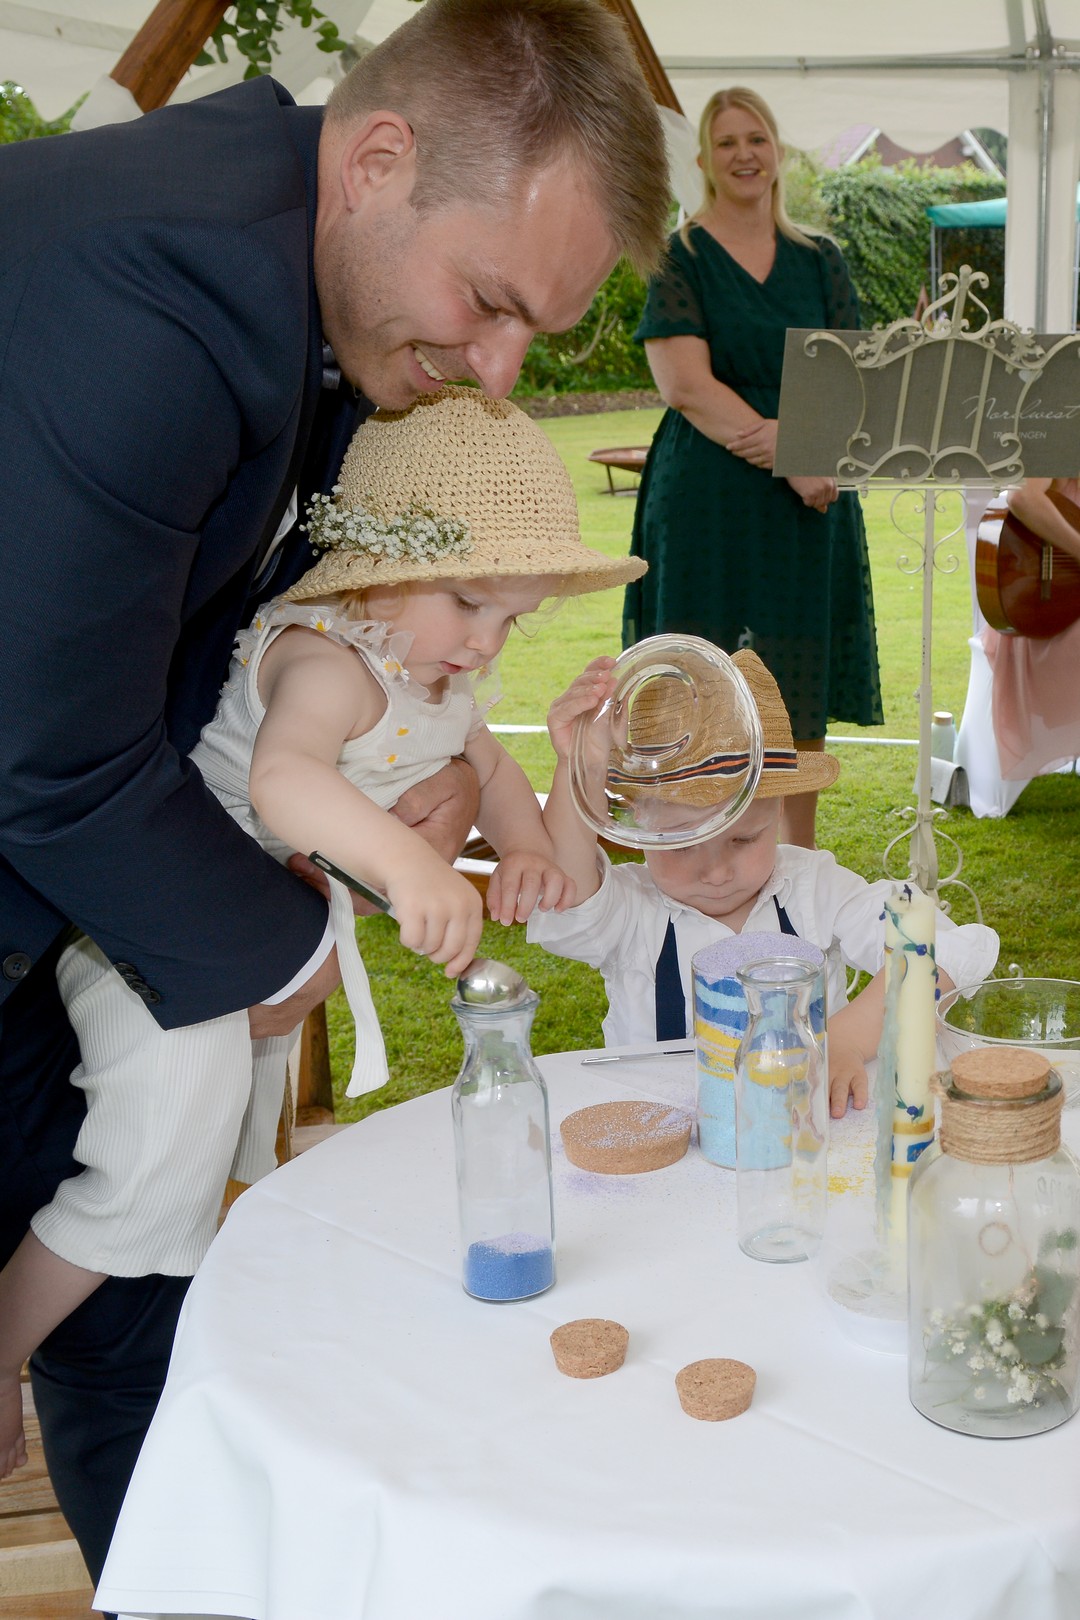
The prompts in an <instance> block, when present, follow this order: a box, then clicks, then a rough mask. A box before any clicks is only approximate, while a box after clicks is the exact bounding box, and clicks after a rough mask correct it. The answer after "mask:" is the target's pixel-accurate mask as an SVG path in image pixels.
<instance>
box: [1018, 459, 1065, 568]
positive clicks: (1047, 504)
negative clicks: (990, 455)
mask: <svg viewBox="0 0 1080 1620" xmlns="http://www.w3.org/2000/svg"><path fill="white" fill-rule="evenodd" d="M1053 484H1054V480H1053V479H1052V478H1025V480H1024V482H1023V483H1022V484H1020V485H1019V486H1018V487H1017V488H1016V489H1011V490H1010V491H1009V494H1008V497H1007V499H1008V502H1009V511H1010V512H1015V513H1016V515H1017V517H1018V518H1019V519H1020V521H1021V523H1025V524H1026V525H1027V527H1028V528H1029V529H1031V530H1032V532H1033V533H1034V534H1037V535H1038V536H1039V539H1040V540H1047V541H1049V542H1050V544H1051V545H1054V546H1059V547H1060V548H1061V550H1062V551H1067V552H1068V553H1069V555H1070V556H1071V557H1078V558H1080V534H1078V533H1077V531H1076V530H1075V529H1074V528H1073V526H1072V524H1071V523H1070V522H1069V520H1068V518H1067V517H1065V516H1064V515H1063V514H1062V513H1061V512H1059V511H1058V509H1057V507H1056V506H1055V505H1054V503H1053V501H1052V500H1051V499H1050V491H1051V488H1052V487H1053Z"/></svg>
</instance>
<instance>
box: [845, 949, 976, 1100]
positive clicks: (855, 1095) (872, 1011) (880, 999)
mask: <svg viewBox="0 0 1080 1620" xmlns="http://www.w3.org/2000/svg"><path fill="white" fill-rule="evenodd" d="M938 987H939V989H940V991H941V994H942V995H946V994H947V993H948V991H950V990H952V989H954V988H955V987H954V985H953V982H952V980H951V979H950V977H949V975H948V974H947V973H945V972H944V971H943V970H942V969H941V968H940V967H939V968H938ZM884 1026H885V969H884V968H882V969H881V970H880V971H879V972H877V973H875V974H874V977H873V978H872V979H871V980H870V983H869V984H868V985H865V986H864V987H863V989H862V990H860V991H859V994H858V995H857V996H856V997H855V999H854V1001H849V1002H848V1004H847V1006H846V1007H841V1009H840V1011H839V1012H838V1013H834V1014H833V1016H832V1017H831V1018H830V1019H829V1112H830V1113H831V1114H832V1116H833V1118H834V1119H842V1118H843V1116H844V1114H845V1112H846V1111H847V1101H848V1095H849V1093H850V1096H851V1101H852V1103H853V1105H854V1106H855V1107H856V1108H865V1107H866V1103H867V1098H868V1096H869V1086H868V1082H867V1077H866V1065H867V1064H868V1063H869V1062H870V1061H871V1059H872V1058H875V1057H876V1056H877V1051H878V1047H879V1046H880V1045H881V1031H882V1029H883V1028H884Z"/></svg>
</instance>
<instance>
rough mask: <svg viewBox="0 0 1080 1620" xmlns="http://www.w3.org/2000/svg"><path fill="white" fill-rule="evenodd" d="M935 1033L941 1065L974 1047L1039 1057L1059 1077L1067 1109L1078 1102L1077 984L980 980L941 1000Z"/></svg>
mask: <svg viewBox="0 0 1080 1620" xmlns="http://www.w3.org/2000/svg"><path fill="white" fill-rule="evenodd" d="M937 1032H938V1039H939V1041H940V1043H941V1049H942V1052H943V1054H944V1057H945V1060H946V1062H948V1063H951V1062H952V1060H953V1058H954V1057H956V1055H957V1054H958V1053H960V1052H970V1051H971V1050H972V1048H974V1047H977V1046H1021V1047H1027V1048H1030V1049H1032V1050H1034V1051H1036V1052H1041V1053H1042V1055H1043V1056H1044V1057H1045V1058H1046V1060H1047V1062H1048V1063H1052V1064H1053V1066H1054V1068H1055V1069H1056V1070H1057V1071H1058V1073H1059V1074H1060V1075H1061V1079H1062V1083H1063V1085H1064V1087H1065V1106H1066V1107H1070V1106H1073V1105H1074V1104H1075V1103H1076V1102H1077V1100H1078V1099H1080V983H1078V982H1077V981H1076V980H1075V979H1025V978H1016V979H984V980H983V982H982V983H981V984H969V985H962V986H961V987H960V988H959V989H958V990H950V991H949V993H948V995H944V996H942V998H941V1000H940V1001H939V1002H938V1007H937Z"/></svg>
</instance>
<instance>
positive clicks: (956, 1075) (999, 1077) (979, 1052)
mask: <svg viewBox="0 0 1080 1620" xmlns="http://www.w3.org/2000/svg"><path fill="white" fill-rule="evenodd" d="M950 1070H951V1073H952V1081H953V1085H954V1086H955V1087H956V1089H957V1090H958V1091H962V1092H964V1094H965V1095H966V1096H969V1097H986V1098H994V1099H997V1098H1001V1099H1003V1100H1009V1101H1011V1100H1012V1099H1014V1098H1017V1097H1034V1096H1036V1095H1037V1093H1038V1092H1040V1091H1045V1090H1046V1088H1047V1085H1048V1084H1049V1081H1050V1064H1049V1063H1048V1062H1047V1060H1046V1058H1044V1057H1043V1056H1042V1054H1041V1053H1040V1052H1031V1051H1026V1050H1023V1049H1021V1048H1020V1047H1013V1046H998V1047H992V1046H983V1047H976V1048H975V1049H974V1050H973V1051H971V1052H960V1053H959V1054H958V1055H957V1056H956V1057H954V1058H953V1060H952V1063H951V1065H950Z"/></svg>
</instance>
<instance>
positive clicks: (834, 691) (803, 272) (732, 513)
mask: <svg viewBox="0 0 1080 1620" xmlns="http://www.w3.org/2000/svg"><path fill="white" fill-rule="evenodd" d="M690 239H691V242H692V244H693V247H694V251H693V253H691V252H690V251H689V250H688V249H687V248H686V246H685V244H684V243H683V242H682V240H681V239H680V238H679V237H678V236H675V237H673V238H672V240H671V244H670V258H669V260H668V262H667V265H666V266H665V269H664V271H663V272H662V273H661V274H660V276H658V277H655V278H654V279H653V281H652V282H651V283H650V285H649V293H648V299H647V301H646V305H645V313H644V315H643V316H642V320H641V325H640V326H639V327H638V330H637V333H636V336H637V337H638V339H639V340H643V339H645V338H665V337H678V336H684V335H691V336H694V337H701V338H704V339H705V341H706V342H707V343H708V345H709V353H710V355H711V357H712V369H713V373H714V375H715V376H716V377H718V378H719V379H720V381H721V382H724V383H727V385H728V387H729V388H732V389H734V391H735V392H736V393H737V394H739V395H740V396H741V397H742V398H743V399H744V400H745V401H746V402H747V404H748V405H752V406H753V407H754V409H755V410H757V411H760V412H761V414H762V415H763V416H765V417H774V416H776V414H777V411H778V408H779V403H780V372H781V369H782V365H783V357H784V334H785V331H786V329H787V328H788V327H789V326H795V327H813V326H831V327H835V328H849V329H851V328H857V327H858V325H859V309H858V303H857V301H856V298H855V292H854V289H853V287H852V285H851V281H850V279H849V277H848V273H847V267H846V266H845V264H844V260H843V257H842V256H841V253H840V250H839V248H837V247H836V246H835V245H834V244H833V243H832V242H830V241H828V240H827V239H825V238H822V239H821V245H820V248H817V247H813V248H811V247H803V246H801V245H800V244H798V243H796V242H792V241H791V240H790V239H789V238H788V237H786V236H783V235H780V234H778V236H777V245H776V260H775V263H774V264H773V268H772V270H771V271H770V273H769V275H768V277H767V278H766V280H765V281H764V282H763V283H761V282H758V281H755V279H754V277H753V276H751V275H750V274H749V273H748V272H747V271H746V270H744V269H743V268H742V266H741V265H739V264H737V263H736V262H735V260H734V259H733V258H732V257H731V256H730V254H728V253H727V252H726V251H725V250H724V249H723V248H722V247H721V246H720V244H719V243H718V242H717V241H716V240H715V238H714V237H712V236H710V235H709V233H708V231H706V230H704V229H703V228H702V227H700V226H696V225H695V226H693V227H691V237H690ZM631 549H632V551H633V553H634V555H635V556H640V557H644V558H645V559H646V561H647V562H648V564H649V572H648V573H647V574H646V575H645V576H644V578H643V579H641V580H638V581H635V583H634V584H632V585H630V586H628V587H627V591H626V603H625V607H624V610H623V643H624V645H625V646H629V645H630V644H631V643H632V642H635V641H639V640H641V639H642V638H643V637H644V636H652V635H658V634H660V633H661V632H662V631H672V630H681V631H687V632H690V633H692V634H693V635H698V636H704V637H705V638H706V640H708V641H712V642H714V643H715V644H716V645H717V646H718V647H722V648H723V649H724V651H725V652H734V651H735V650H736V649H737V648H739V647H752V648H753V649H754V651H755V652H756V653H757V654H758V655H759V656H760V657H761V659H762V660H763V661H764V663H765V664H766V665H767V666H768V668H769V669H770V670H771V671H772V673H773V675H774V676H775V678H776V681H777V683H778V685H779V687H780V690H781V692H782V693H783V696H784V701H785V703H786V704H787V707H788V711H789V713H790V715H791V723H792V730H793V731H794V734H795V736H796V738H807V739H809V738H811V737H821V736H824V734H825V725H826V720H828V719H834V720H849V721H854V722H855V723H857V724H858V725H864V726H865V725H875V724H880V722H881V721H882V719H883V718H884V716H883V714H882V708H881V688H880V683H879V678H878V662H877V641H876V637H875V633H874V606H873V598H872V595H871V586H870V564H869V560H868V558H867V551H866V533H865V530H864V529H863V521H862V512H861V510H860V507H859V501H858V497H857V496H855V495H854V494H851V493H847V494H842V495H841V496H840V499H839V500H838V501H836V502H835V503H834V504H833V505H832V506H830V508H829V510H828V512H827V513H826V514H824V515H823V514H822V513H820V512H815V511H813V510H812V509H811V508H810V507H808V506H804V505H803V503H802V501H801V499H800V498H799V497H798V496H797V495H796V494H795V492H794V490H792V489H791V488H790V486H789V485H788V484H787V483H786V482H785V480H784V479H782V478H774V477H773V476H772V473H771V472H767V471H765V470H763V469H762V468H760V467H752V466H751V465H750V463H749V462H747V461H742V460H740V458H739V457H738V456H733V455H731V454H729V452H728V451H727V450H725V449H723V448H722V446H721V445H718V444H716V443H714V442H713V440H712V439H707V438H706V437H705V435H704V434H702V433H699V432H698V430H697V429H696V428H694V427H691V425H690V423H689V422H688V421H687V420H686V418H685V417H684V416H682V415H680V413H679V412H678V411H670V410H669V411H667V412H666V413H665V415H664V417H663V419H662V421H661V423H660V426H659V428H658V429H657V431H656V437H655V438H654V439H653V442H652V449H651V450H650V452H649V457H648V461H647V462H646V465H645V470H644V473H643V474H642V479H641V488H640V490H639V492H638V500H637V511H636V513H635V517H634V539H633V545H632V548H631Z"/></svg>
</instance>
